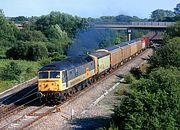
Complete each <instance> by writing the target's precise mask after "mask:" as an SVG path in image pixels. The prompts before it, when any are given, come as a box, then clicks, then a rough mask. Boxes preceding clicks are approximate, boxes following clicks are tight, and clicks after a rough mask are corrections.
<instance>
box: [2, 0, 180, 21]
mask: <svg viewBox="0 0 180 130" xmlns="http://www.w3.org/2000/svg"><path fill="white" fill-rule="evenodd" d="M177 3H180V1H179V0H2V1H1V2H0V9H2V10H3V11H4V14H5V16H7V17H15V16H25V17H31V16H41V15H47V14H49V13H50V12H51V11H60V12H64V13H69V14H71V15H77V16H80V17H86V18H87V17H93V18H98V17H100V16H117V15H120V14H124V15H129V16H138V17H140V18H149V17H150V15H151V12H152V11H154V10H156V9H165V10H172V11H173V9H174V8H175V7H176V4H177Z"/></svg>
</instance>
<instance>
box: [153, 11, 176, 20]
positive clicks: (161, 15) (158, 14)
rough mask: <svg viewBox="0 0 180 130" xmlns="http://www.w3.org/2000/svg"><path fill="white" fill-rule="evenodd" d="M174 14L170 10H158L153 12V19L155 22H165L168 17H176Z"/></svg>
mask: <svg viewBox="0 0 180 130" xmlns="http://www.w3.org/2000/svg"><path fill="white" fill-rule="evenodd" d="M174 16H175V14H174V12H172V11H170V10H163V9H157V10H155V11H153V12H152V14H151V19H152V20H153V21H163V20H164V19H165V18H166V17H174Z"/></svg>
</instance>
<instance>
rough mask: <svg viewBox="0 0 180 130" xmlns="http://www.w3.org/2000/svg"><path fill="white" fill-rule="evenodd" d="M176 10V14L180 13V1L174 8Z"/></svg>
mask: <svg viewBox="0 0 180 130" xmlns="http://www.w3.org/2000/svg"><path fill="white" fill-rule="evenodd" d="M174 12H175V14H176V15H178V14H180V3H179V4H177V5H176V8H174Z"/></svg>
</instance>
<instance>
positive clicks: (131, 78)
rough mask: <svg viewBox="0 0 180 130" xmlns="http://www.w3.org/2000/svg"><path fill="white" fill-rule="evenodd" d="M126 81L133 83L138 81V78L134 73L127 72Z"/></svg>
mask: <svg viewBox="0 0 180 130" xmlns="http://www.w3.org/2000/svg"><path fill="white" fill-rule="evenodd" d="M124 80H125V81H126V83H129V84H132V83H135V82H136V78H135V77H134V76H133V75H132V74H127V75H125V76H124Z"/></svg>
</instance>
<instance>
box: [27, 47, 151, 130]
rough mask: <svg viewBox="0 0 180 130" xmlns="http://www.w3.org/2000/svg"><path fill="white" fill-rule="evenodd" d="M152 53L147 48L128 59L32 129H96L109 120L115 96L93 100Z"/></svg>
mask: <svg viewBox="0 0 180 130" xmlns="http://www.w3.org/2000/svg"><path fill="white" fill-rule="evenodd" d="M149 55H152V50H151V49H149V50H147V51H146V52H145V53H144V54H143V55H141V56H140V57H138V58H136V59H135V60H133V61H130V62H129V63H128V64H126V65H124V66H122V67H121V68H120V69H119V70H118V71H116V72H115V73H114V74H113V75H111V76H109V77H108V78H107V79H106V80H103V81H102V82H100V83H97V85H96V87H92V88H91V89H90V90H89V91H88V92H86V93H81V94H80V96H78V98H77V99H76V100H73V101H71V102H67V103H65V104H63V105H62V107H61V112H55V113H52V114H51V115H50V116H48V117H46V118H43V119H42V120H41V121H39V122H38V123H36V124H35V125H33V126H32V127H31V128H30V129H32V130H61V129H63V130H69V129H75V130H76V129H77V130H78V129H96V128H99V127H101V126H104V124H106V123H107V122H109V121H110V120H111V114H112V108H113V106H114V104H116V100H115V99H117V97H116V96H114V95H113V94H112V93H113V91H112V92H110V94H107V95H106V96H104V98H103V99H102V100H101V101H100V102H99V103H97V104H94V101H96V99H98V98H99V97H100V96H101V95H103V94H104V93H106V91H107V90H109V89H110V88H112V86H113V85H115V84H116V83H117V82H118V81H119V75H122V74H125V73H128V71H129V70H130V69H131V68H132V67H137V66H140V65H141V64H143V63H144V62H146V61H144V60H143V59H146V58H148V56H149ZM72 109H73V110H74V116H73V120H71V112H72Z"/></svg>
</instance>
